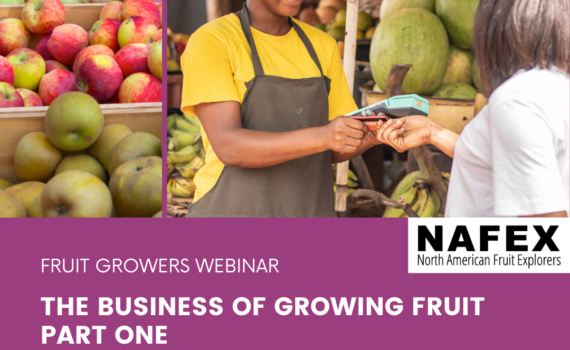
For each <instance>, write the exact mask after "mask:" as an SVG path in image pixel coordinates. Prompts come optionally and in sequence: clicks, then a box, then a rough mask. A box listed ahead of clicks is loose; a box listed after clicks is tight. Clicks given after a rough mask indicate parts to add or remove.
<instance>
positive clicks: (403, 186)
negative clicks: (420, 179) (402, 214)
mask: <svg viewBox="0 0 570 350" xmlns="http://www.w3.org/2000/svg"><path fill="white" fill-rule="evenodd" d="M417 174H418V172H417V171H414V172H412V173H409V174H408V175H406V177H404V178H403V179H402V181H400V183H399V184H398V186H396V188H395V189H394V193H392V197H391V198H392V200H395V201H397V200H398V197H400V196H401V195H402V194H403V193H405V192H406V191H408V190H409V189H410V187H412V185H413V184H414V183H415V181H416V175H417Z"/></svg>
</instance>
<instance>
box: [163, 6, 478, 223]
mask: <svg viewBox="0 0 570 350" xmlns="http://www.w3.org/2000/svg"><path fill="white" fill-rule="evenodd" d="M242 3H243V2H242V1H238V2H236V1H229V0H227V1H225V0H219V1H216V0H208V1H206V2H205V5H206V8H207V11H206V13H207V16H208V17H207V20H208V21H211V20H213V19H215V18H217V17H219V16H221V15H224V14H228V13H230V12H235V11H237V10H239V8H240V7H241V5H242ZM477 3H478V1H466V2H464V3H463V2H462V3H461V4H459V3H457V2H450V1H443V0H442V1H435V0H426V1H414V2H406V1H394V0H384V1H380V0H376V1H375V0H360V1H359V0H348V1H344V0H321V1H306V2H304V3H303V5H302V8H301V11H300V13H299V14H298V16H297V18H298V19H299V20H300V21H303V22H305V23H307V24H310V25H313V26H315V27H317V28H319V29H321V30H323V31H325V32H327V33H328V34H329V35H331V36H332V37H333V38H335V39H336V40H337V42H338V47H339V51H340V53H341V56H342V57H343V66H344V71H345V74H346V78H347V81H348V83H349V87H350V88H351V91H352V93H353V96H354V98H355V101H356V102H357V103H358V105H359V107H366V106H368V105H372V104H374V103H378V102H380V101H383V100H386V99H388V98H390V97H394V96H398V95H401V94H402V95H409V94H417V95H419V96H421V97H422V98H425V99H426V102H427V103H429V114H428V118H430V119H432V120H434V121H436V122H438V123H439V124H441V125H443V126H444V127H446V128H447V129H449V130H452V131H454V132H456V133H460V132H461V131H462V130H463V128H464V127H465V125H466V124H467V123H469V121H470V120H471V119H472V118H473V117H474V115H475V114H476V111H477V110H480V109H481V108H482V106H483V105H484V104H485V103H486V99H485V97H484V95H483V94H478V90H480V84H479V81H478V78H479V77H478V71H477V61H476V60H475V59H474V57H473V54H472V53H471V51H470V46H471V35H472V34H471V28H472V24H473V17H474V13H475V9H476V6H477ZM410 6H414V7H410ZM171 13H172V16H176V13H177V12H176V11H172V12H171ZM189 34H191V33H176V31H171V32H169V49H170V51H171V52H170V55H171V56H170V61H169V67H170V68H169V79H168V81H169V93H170V94H171V95H172V96H171V97H170V102H169V108H173V109H172V112H173V114H177V115H178V117H174V118H173V119H176V118H183V117H184V115H183V113H181V112H180V111H178V110H176V108H178V107H179V105H180V95H181V86H182V76H181V75H180V73H181V72H180V66H179V57H180V54H181V52H183V50H184V48H185V45H186V43H187V41H188V39H189V37H190V36H189ZM402 66H406V67H402ZM476 100H477V103H476ZM186 119H189V117H188V116H186ZM170 125H176V124H175V123H173V122H172V123H170ZM169 130H170V129H169ZM177 132H179V130H178V131H175V133H177ZM170 136H171V137H173V138H174V135H172V133H171V134H170ZM196 142H199V138H197V139H196ZM451 163H452V160H451V158H449V157H447V156H445V155H444V154H442V153H441V152H440V151H439V150H437V149H436V148H434V147H431V146H430V147H421V149H418V150H413V151H410V152H405V153H404V154H398V153H397V152H395V151H394V150H393V149H392V148H390V147H388V146H386V145H380V146H376V147H373V148H371V149H370V150H368V151H367V152H365V153H364V154H363V155H362V156H359V157H356V158H354V159H352V160H351V161H350V162H344V163H340V164H338V165H336V166H335V167H334V177H335V179H336V183H335V191H336V205H335V207H336V211H337V215H338V216H382V215H384V216H390V217H392V216H396V217H398V216H407V215H409V214H410V213H412V212H410V213H408V212H406V213H404V211H403V209H404V207H406V208H407V209H411V208H412V207H413V208H414V209H415V210H414V211H413V213H412V215H414V216H415V215H417V214H418V213H419V212H420V209H419V206H420V203H421V206H422V209H421V213H419V214H420V215H423V216H441V215H443V207H444V203H445V198H443V199H442V198H440V197H442V196H443V197H445V188H444V187H445V184H446V178H447V177H448V173H449V171H450V169H451ZM172 165H173V166H172V167H171V170H172V172H171V174H172V178H171V179H174V178H175V177H176V176H180V171H177V170H176V166H177V164H172ZM175 165H176V166H175ZM418 171H419V173H418ZM440 173H442V174H443V177H442V176H440V175H439V174H440ZM410 174H412V175H410ZM418 174H419V175H418ZM188 180H191V178H189V179H188ZM172 182H173V183H174V181H173V180H172ZM408 184H410V186H408ZM412 185H413V186H412ZM410 187H414V188H417V187H419V188H420V192H421V193H422V196H423V197H425V198H427V199H426V200H424V201H425V202H426V203H427V202H428V201H429V203H431V202H432V201H435V202H437V203H439V204H437V205H436V207H438V208H437V209H436V210H432V211H430V210H427V211H426V210H425V209H424V207H425V203H422V199H421V198H419V196H418V195H414V196H412V197H410V198H402V197H401V195H402V194H404V192H407V191H404V192H402V189H403V188H405V189H406V190H408V189H409V188H410ZM434 188H436V189H437V190H436V189H434ZM190 192H191V191H190ZM436 192H437V195H436ZM169 193H170V195H171V197H172V198H173V199H171V202H172V204H173V206H172V208H173V210H172V211H171V213H170V214H172V216H183V215H184V212H185V209H186V207H187V205H188V204H189V202H191V200H178V199H177V198H179V197H180V196H179V195H177V194H175V193H173V192H172V191H171V192H169ZM188 197H191V195H188ZM433 197H438V198H433ZM406 203H407V206H406V205H404V204H406ZM416 203H417V204H416ZM390 207H396V209H399V210H392V209H388V208H390ZM174 208H175V210H174Z"/></svg>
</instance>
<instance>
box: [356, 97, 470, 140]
mask: <svg viewBox="0 0 570 350" xmlns="http://www.w3.org/2000/svg"><path fill="white" fill-rule="evenodd" d="M360 91H361V92H362V94H363V95H364V96H365V99H366V105H371V104H374V103H377V102H380V101H382V100H385V99H386V94H383V93H378V92H374V91H371V90H369V89H366V88H363V87H361V88H360ZM422 97H424V98H426V99H427V100H428V101H429V115H428V118H430V119H431V120H433V121H434V122H436V123H439V124H441V125H443V126H444V127H445V128H446V129H449V130H451V131H453V132H456V133H458V134H460V133H461V131H463V128H464V127H465V125H467V123H469V122H470V121H471V119H473V115H474V113H475V100H450V99H444V98H435V97H430V96H422Z"/></svg>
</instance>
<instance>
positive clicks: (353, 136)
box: [323, 116, 369, 154]
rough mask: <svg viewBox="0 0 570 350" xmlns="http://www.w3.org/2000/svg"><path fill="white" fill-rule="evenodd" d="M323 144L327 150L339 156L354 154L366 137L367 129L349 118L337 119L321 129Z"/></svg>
mask: <svg viewBox="0 0 570 350" xmlns="http://www.w3.org/2000/svg"><path fill="white" fill-rule="evenodd" d="M323 131H324V134H323V142H324V144H325V145H326V148H327V149H330V150H332V151H333V152H336V153H340V154H349V153H356V152H357V150H358V148H359V147H360V146H361V145H362V143H363V141H364V140H363V139H364V138H365V137H366V136H367V135H368V131H369V130H368V127H367V126H366V125H365V124H364V123H363V122H361V121H359V120H355V119H351V118H350V117H345V116H342V117H337V118H335V119H333V120H332V121H331V122H330V123H328V124H327V125H326V126H325V127H323Z"/></svg>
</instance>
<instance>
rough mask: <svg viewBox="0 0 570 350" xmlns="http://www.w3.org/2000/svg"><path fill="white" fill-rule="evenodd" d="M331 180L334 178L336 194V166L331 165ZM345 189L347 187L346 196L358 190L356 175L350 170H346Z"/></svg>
mask: <svg viewBox="0 0 570 350" xmlns="http://www.w3.org/2000/svg"><path fill="white" fill-rule="evenodd" d="M333 178H334V192H335V193H336V164H333ZM346 187H348V189H347V195H350V194H351V193H352V192H354V191H356V190H358V189H359V188H360V185H359V184H358V178H357V177H356V174H354V172H353V171H352V170H350V169H348V182H347V183H346Z"/></svg>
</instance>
